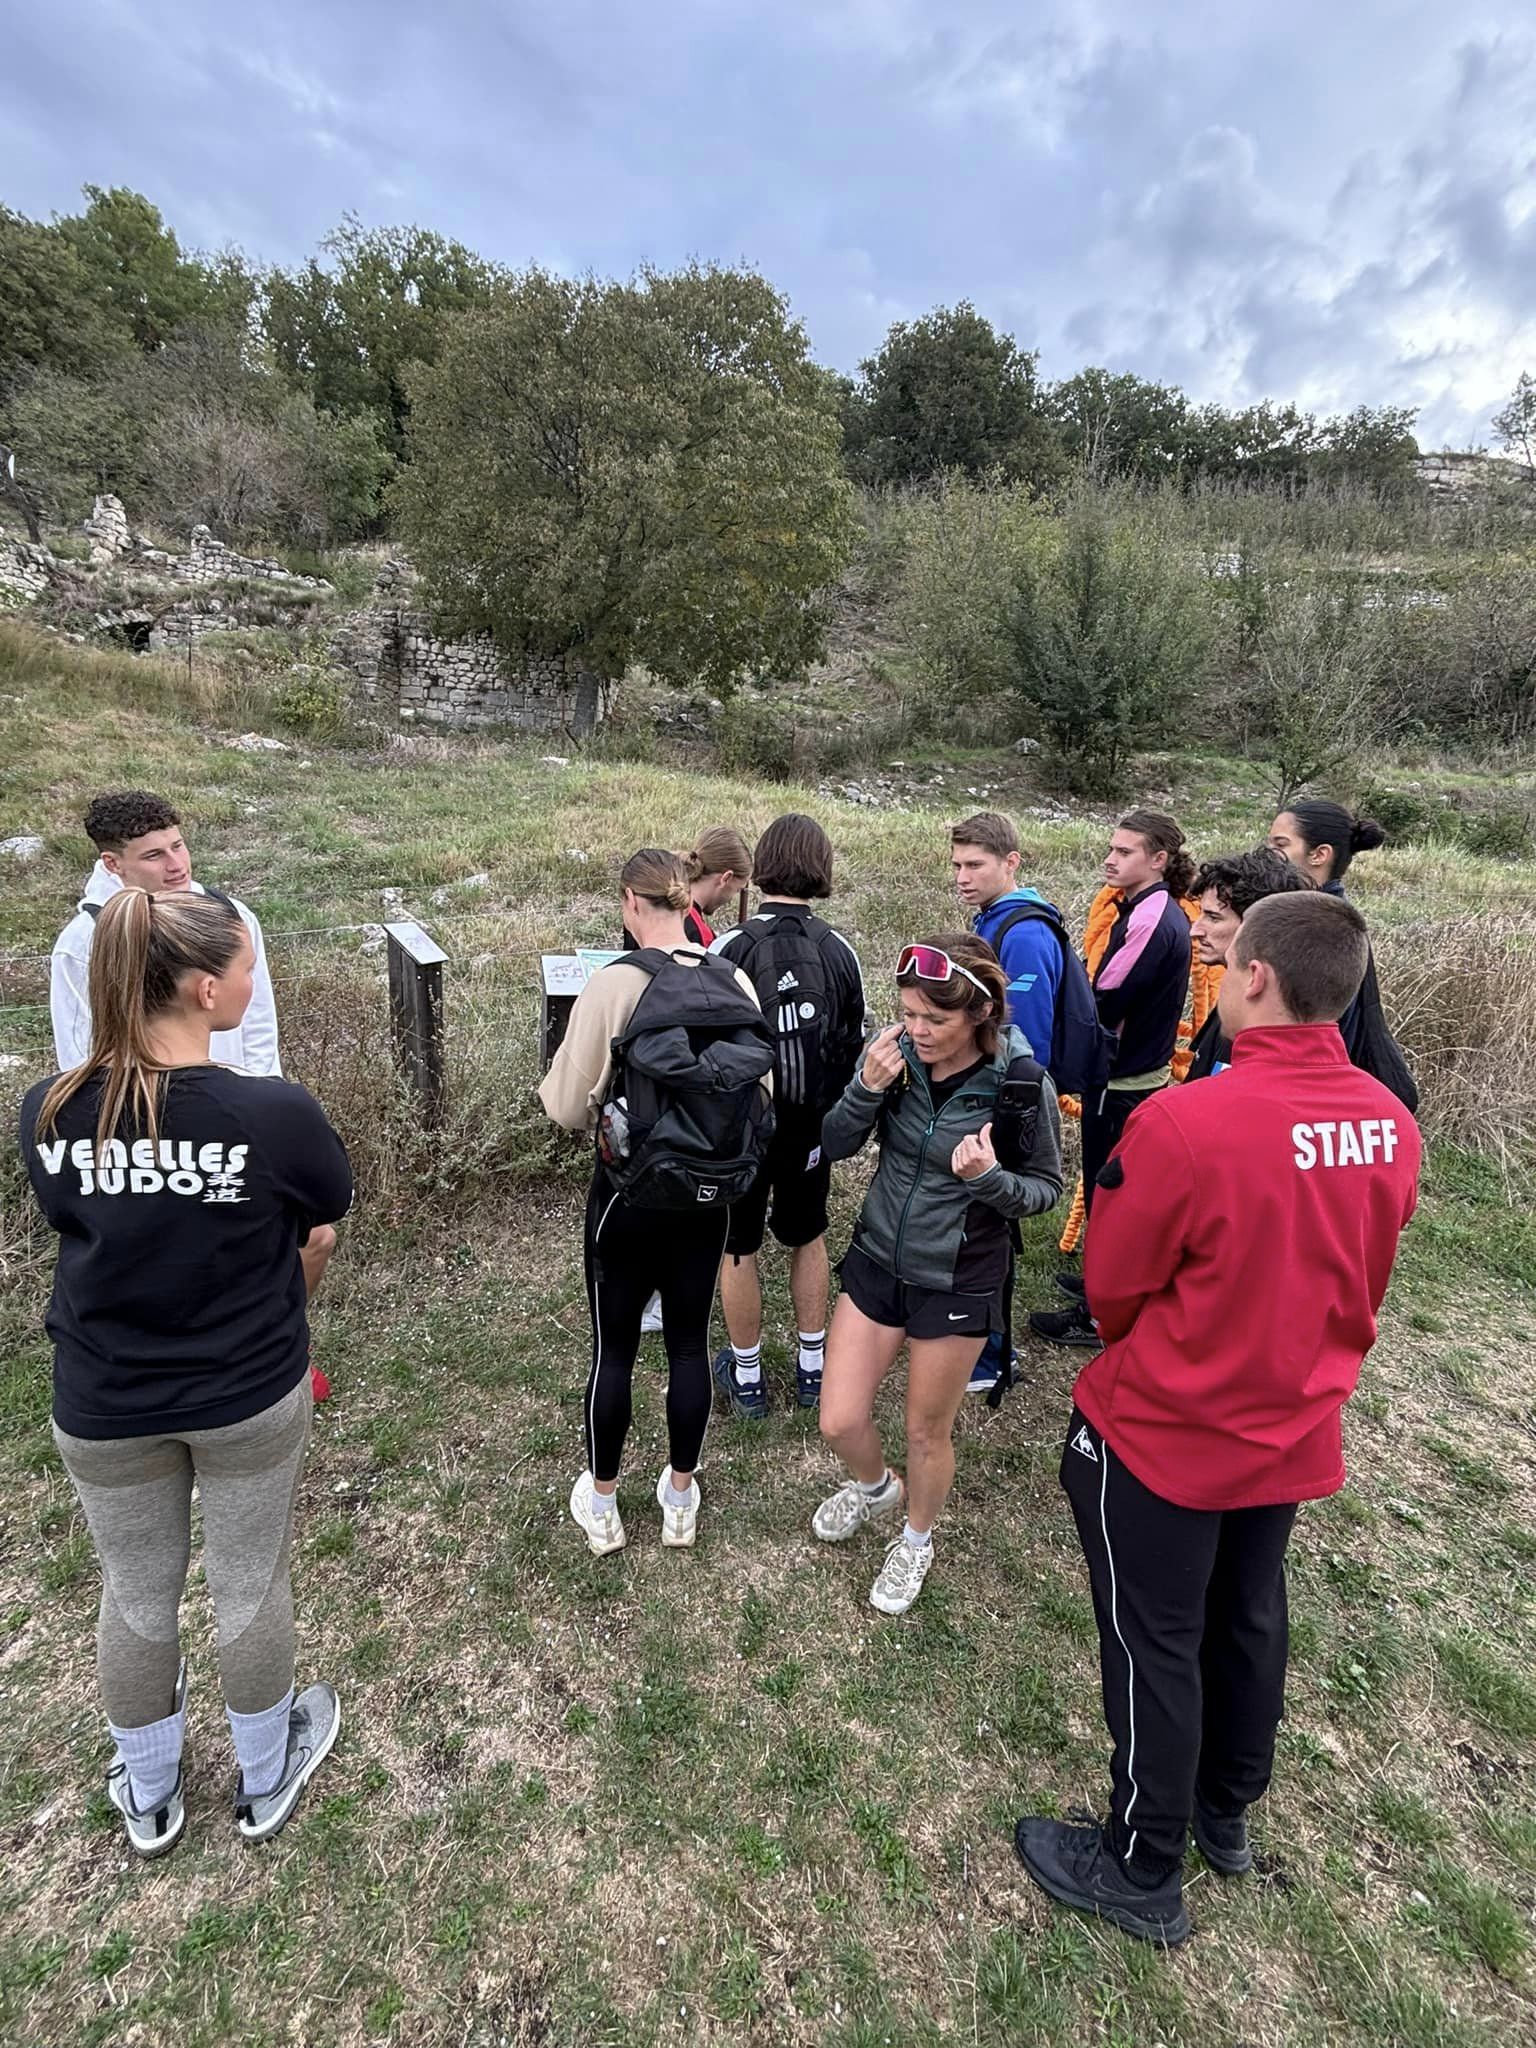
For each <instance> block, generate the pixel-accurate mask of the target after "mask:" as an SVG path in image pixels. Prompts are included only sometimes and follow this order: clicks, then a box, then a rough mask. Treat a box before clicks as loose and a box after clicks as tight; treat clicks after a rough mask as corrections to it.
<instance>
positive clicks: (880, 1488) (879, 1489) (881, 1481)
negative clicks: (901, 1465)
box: [854, 1465, 892, 1500]
mask: <svg viewBox="0 0 1536 2048" xmlns="http://www.w3.org/2000/svg"><path fill="white" fill-rule="evenodd" d="M891 1477H892V1474H891V1468H890V1466H889V1465H887V1466H886V1468H885V1470H884V1472H883V1473H882V1474H881V1475H880V1477H879V1478H878V1479H877V1480H876V1481H875V1483H874V1485H873V1486H870V1485H869V1484H868V1483H867V1482H866V1481H865V1480H862V1479H858V1480H855V1481H854V1484H855V1485H856V1486H857V1487H858V1488H859V1491H860V1492H861V1493H867V1494H868V1495H869V1496H870V1498H871V1500H873V1498H874V1497H875V1495H876V1494H877V1493H884V1492H885V1490H886V1488H887V1487H888V1486H889V1485H890V1483H891Z"/></svg>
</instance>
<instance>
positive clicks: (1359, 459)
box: [1309, 405, 1419, 491]
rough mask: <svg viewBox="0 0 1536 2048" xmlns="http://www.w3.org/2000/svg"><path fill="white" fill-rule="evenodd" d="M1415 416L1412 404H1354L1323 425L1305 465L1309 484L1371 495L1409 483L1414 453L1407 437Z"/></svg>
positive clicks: (1416, 450) (1410, 436) (1415, 446)
mask: <svg viewBox="0 0 1536 2048" xmlns="http://www.w3.org/2000/svg"><path fill="white" fill-rule="evenodd" d="M1418 416H1419V415H1418V408H1417V407H1416V406H1412V405H1357V406H1356V407H1355V409H1354V411H1353V412H1347V413H1340V414H1338V415H1337V416H1336V417H1334V418H1333V419H1330V420H1325V421H1324V423H1323V425H1322V427H1321V428H1320V429H1319V432H1318V436H1317V447H1316V450H1315V452H1314V454H1313V456H1312V460H1311V463H1310V465H1309V473H1310V476H1311V478H1312V480H1313V481H1316V482H1323V483H1343V482H1348V483H1355V484H1364V485H1366V486H1368V487H1369V488H1370V489H1372V490H1377V491H1391V490H1401V489H1402V488H1403V487H1404V486H1405V485H1407V484H1411V483H1412V482H1413V480H1414V470H1413V465H1414V462H1415V461H1416V460H1417V458H1418V453H1419V444H1418V442H1417V441H1416V440H1415V439H1414V434H1413V428H1414V422H1415V421H1416V420H1417V419H1418Z"/></svg>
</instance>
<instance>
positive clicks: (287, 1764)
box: [235, 1681, 341, 1842]
mask: <svg viewBox="0 0 1536 2048" xmlns="http://www.w3.org/2000/svg"><path fill="white" fill-rule="evenodd" d="M340 1733H341V1701H340V1699H339V1698H338V1696H337V1692H336V1688H335V1686H334V1685H326V1684H325V1683H324V1682H323V1681H322V1682H321V1683H320V1684H318V1685H309V1686H306V1687H305V1688H304V1690H303V1692H301V1693H300V1694H299V1696H298V1698H297V1699H296V1700H295V1701H294V1703H293V1705H292V1707H290V1708H289V1710H288V1752H287V1755H286V1757H285V1758H284V1761H283V1775H282V1776H281V1778H279V1779H278V1781H277V1783H276V1785H274V1786H273V1788H272V1790H271V1791H270V1792H263V1793H262V1794H260V1795H259V1797H255V1798H252V1797H249V1796H248V1795H247V1794H246V1793H245V1792H244V1791H242V1790H240V1789H239V1787H237V1788H236V1791H235V1826H236V1827H237V1828H238V1829H239V1831H240V1833H241V1834H242V1835H243V1836H244V1837H245V1839H246V1841H248V1842H265V1841H266V1840H268V1838H269V1837H270V1836H272V1835H275V1834H276V1833H277V1832H278V1830H279V1828H282V1827H285V1826H286V1825H287V1823H288V1821H289V1820H290V1818H291V1817H292V1814H293V1810H294V1808H295V1807H296V1806H297V1805H298V1803H299V1799H300V1797H301V1795H302V1793H303V1791H304V1787H305V1786H306V1785H307V1784H308V1783H309V1781H310V1779H311V1778H312V1777H313V1776H314V1775H315V1773H316V1771H318V1770H319V1768H320V1766H321V1765H322V1764H323V1763H324V1762H325V1760H326V1758H327V1757H328V1756H329V1755H330V1753H331V1751H332V1749H334V1748H335V1746H336V1737H337V1736H338V1735H339V1734H340Z"/></svg>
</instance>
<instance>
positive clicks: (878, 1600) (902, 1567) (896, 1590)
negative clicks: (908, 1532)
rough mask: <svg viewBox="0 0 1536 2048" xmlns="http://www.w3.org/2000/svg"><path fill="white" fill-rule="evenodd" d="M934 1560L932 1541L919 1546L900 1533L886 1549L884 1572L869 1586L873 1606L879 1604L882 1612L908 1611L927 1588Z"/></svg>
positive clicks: (900, 1612)
mask: <svg viewBox="0 0 1536 2048" xmlns="http://www.w3.org/2000/svg"><path fill="white" fill-rule="evenodd" d="M932 1563H933V1545H932V1543H931V1542H929V1543H925V1544H924V1545H923V1546H922V1548H921V1549H919V1548H918V1547H917V1545H916V1544H915V1543H909V1542H908V1541H907V1539H906V1537H905V1536H898V1537H897V1538H896V1541H895V1542H894V1543H893V1544H892V1545H891V1547H890V1549H889V1550H888V1551H887V1552H886V1553H885V1563H884V1564H883V1565H881V1567H880V1575H879V1577H878V1578H877V1579H876V1580H875V1583H874V1584H873V1585H872V1586H871V1587H870V1589H869V1604H870V1606H871V1607H878V1608H879V1610H880V1612H881V1613H882V1614H905V1613H906V1611H907V1609H908V1608H909V1607H910V1606H911V1605H912V1602H913V1601H914V1600H915V1599H916V1598H917V1596H918V1594H919V1593H921V1591H922V1590H923V1581H924V1579H926V1578H927V1576H928V1567H929V1565H931V1564H932Z"/></svg>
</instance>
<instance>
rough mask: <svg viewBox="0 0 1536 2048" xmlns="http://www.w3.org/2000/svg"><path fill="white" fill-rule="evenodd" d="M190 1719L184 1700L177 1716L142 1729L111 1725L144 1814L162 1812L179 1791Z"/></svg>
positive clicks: (137, 1803)
mask: <svg viewBox="0 0 1536 2048" xmlns="http://www.w3.org/2000/svg"><path fill="white" fill-rule="evenodd" d="M186 1720H187V1704H186V1701H185V1700H183V1701H182V1703H181V1707H180V1709H179V1710H178V1711H177V1712H176V1713H174V1714H167V1715H166V1717H165V1719H164V1720H163V1721H150V1722H147V1723H146V1724H145V1726H144V1727H142V1728H114V1727H113V1725H112V1723H111V1722H110V1721H109V1722H108V1723H107V1727H108V1729H109V1730H110V1731H111V1735H112V1740H113V1741H114V1742H115V1743H116V1744H117V1753H118V1755H119V1756H120V1757H121V1758H122V1760H123V1762H124V1763H125V1764H126V1765H127V1766H128V1790H129V1791H130V1792H131V1793H132V1795H133V1803H134V1805H135V1806H136V1807H137V1808H138V1810H139V1812H140V1813H158V1812H159V1810H160V1808H161V1807H162V1806H164V1804H165V1802H166V1801H167V1800H168V1799H169V1798H170V1796H171V1794H172V1793H173V1792H174V1791H175V1789H176V1776H177V1773H178V1772H179V1771H180V1769H181V1744H182V1736H183V1733H184V1731H185V1728H186Z"/></svg>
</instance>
